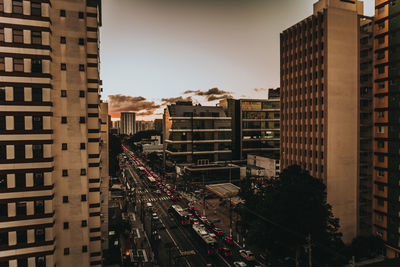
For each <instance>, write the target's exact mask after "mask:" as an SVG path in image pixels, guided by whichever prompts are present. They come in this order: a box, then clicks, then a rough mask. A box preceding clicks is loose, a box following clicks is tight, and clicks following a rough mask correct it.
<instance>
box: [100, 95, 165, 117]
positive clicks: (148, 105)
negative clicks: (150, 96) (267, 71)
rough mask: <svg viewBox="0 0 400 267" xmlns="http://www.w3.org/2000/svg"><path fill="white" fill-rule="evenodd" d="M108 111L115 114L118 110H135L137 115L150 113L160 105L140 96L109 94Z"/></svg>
mask: <svg viewBox="0 0 400 267" xmlns="http://www.w3.org/2000/svg"><path fill="white" fill-rule="evenodd" d="M108 99H109V109H110V113H111V114H112V115H114V116H117V115H118V114H117V113H119V112H137V113H138V115H139V116H140V115H142V114H146V115H152V114H153V113H154V111H155V110H156V109H158V108H160V107H161V105H159V104H156V103H155V102H154V101H148V100H147V99H146V98H144V97H142V96H136V97H133V96H126V95H121V94H117V95H109V96H108Z"/></svg>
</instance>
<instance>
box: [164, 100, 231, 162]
mask: <svg viewBox="0 0 400 267" xmlns="http://www.w3.org/2000/svg"><path fill="white" fill-rule="evenodd" d="M231 133H232V129H231V118H230V117H227V116H226V115H225V112H224V110H223V109H222V108H221V107H216V106H211V107H210V106H200V105H197V106H193V104H192V102H177V103H176V104H172V105H168V106H167V108H166V109H165V110H164V126H163V138H164V142H163V144H164V152H165V154H166V157H167V160H169V161H171V162H173V163H188V164H192V163H194V164H197V163H201V164H205V163H207V162H216V161H226V160H230V159H231V154H232V150H231V145H232V136H231Z"/></svg>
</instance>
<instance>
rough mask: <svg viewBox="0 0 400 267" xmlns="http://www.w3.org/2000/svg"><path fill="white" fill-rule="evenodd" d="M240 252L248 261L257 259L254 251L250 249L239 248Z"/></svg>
mask: <svg viewBox="0 0 400 267" xmlns="http://www.w3.org/2000/svg"><path fill="white" fill-rule="evenodd" d="M239 254H240V256H242V257H243V258H245V259H246V260H248V261H255V259H256V257H255V256H254V254H253V252H251V251H250V250H244V249H241V250H239Z"/></svg>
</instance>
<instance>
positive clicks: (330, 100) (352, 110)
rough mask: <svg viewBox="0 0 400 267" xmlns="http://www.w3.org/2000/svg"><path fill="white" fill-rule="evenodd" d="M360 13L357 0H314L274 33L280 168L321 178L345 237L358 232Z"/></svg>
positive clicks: (361, 9)
mask: <svg viewBox="0 0 400 267" xmlns="http://www.w3.org/2000/svg"><path fill="white" fill-rule="evenodd" d="M362 14H363V3H362V2H360V1H358V0H355V1H342V0H320V1H318V2H317V3H315V4H314V12H313V15H311V16H310V17H308V18H306V19H304V20H302V21H300V22H299V23H297V24H295V25H294V26H292V27H290V28H288V29H287V30H285V31H284V32H283V33H282V34H281V162H280V164H281V168H282V169H284V168H286V167H288V166H289V165H292V164H297V165H300V166H302V167H303V168H304V169H306V170H308V171H309V172H310V174H311V175H312V176H314V177H316V178H320V179H322V180H323V181H324V182H325V184H326V186H327V200H328V203H329V204H331V205H332V210H333V214H334V216H335V217H337V218H339V220H340V231H341V232H342V233H343V239H344V241H345V242H351V240H352V239H353V238H354V237H355V236H356V235H357V234H358V231H359V227H358V225H359V213H358V212H359V166H360V156H359V153H360V145H359V136H360V112H359V105H360V97H359V95H360V56H359V53H360V24H361V21H362V17H361V16H362Z"/></svg>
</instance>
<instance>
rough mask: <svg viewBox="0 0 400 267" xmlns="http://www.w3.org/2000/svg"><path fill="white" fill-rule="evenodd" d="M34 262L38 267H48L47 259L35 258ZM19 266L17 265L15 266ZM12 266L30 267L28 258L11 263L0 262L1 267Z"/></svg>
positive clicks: (42, 257)
mask: <svg viewBox="0 0 400 267" xmlns="http://www.w3.org/2000/svg"><path fill="white" fill-rule="evenodd" d="M34 262H35V266H36V267H46V257H45V256H38V257H34ZM15 264H17V265H15ZM10 266H18V267H29V265H28V258H22V259H21V258H19V259H16V260H11V261H2V262H0V267H10Z"/></svg>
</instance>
